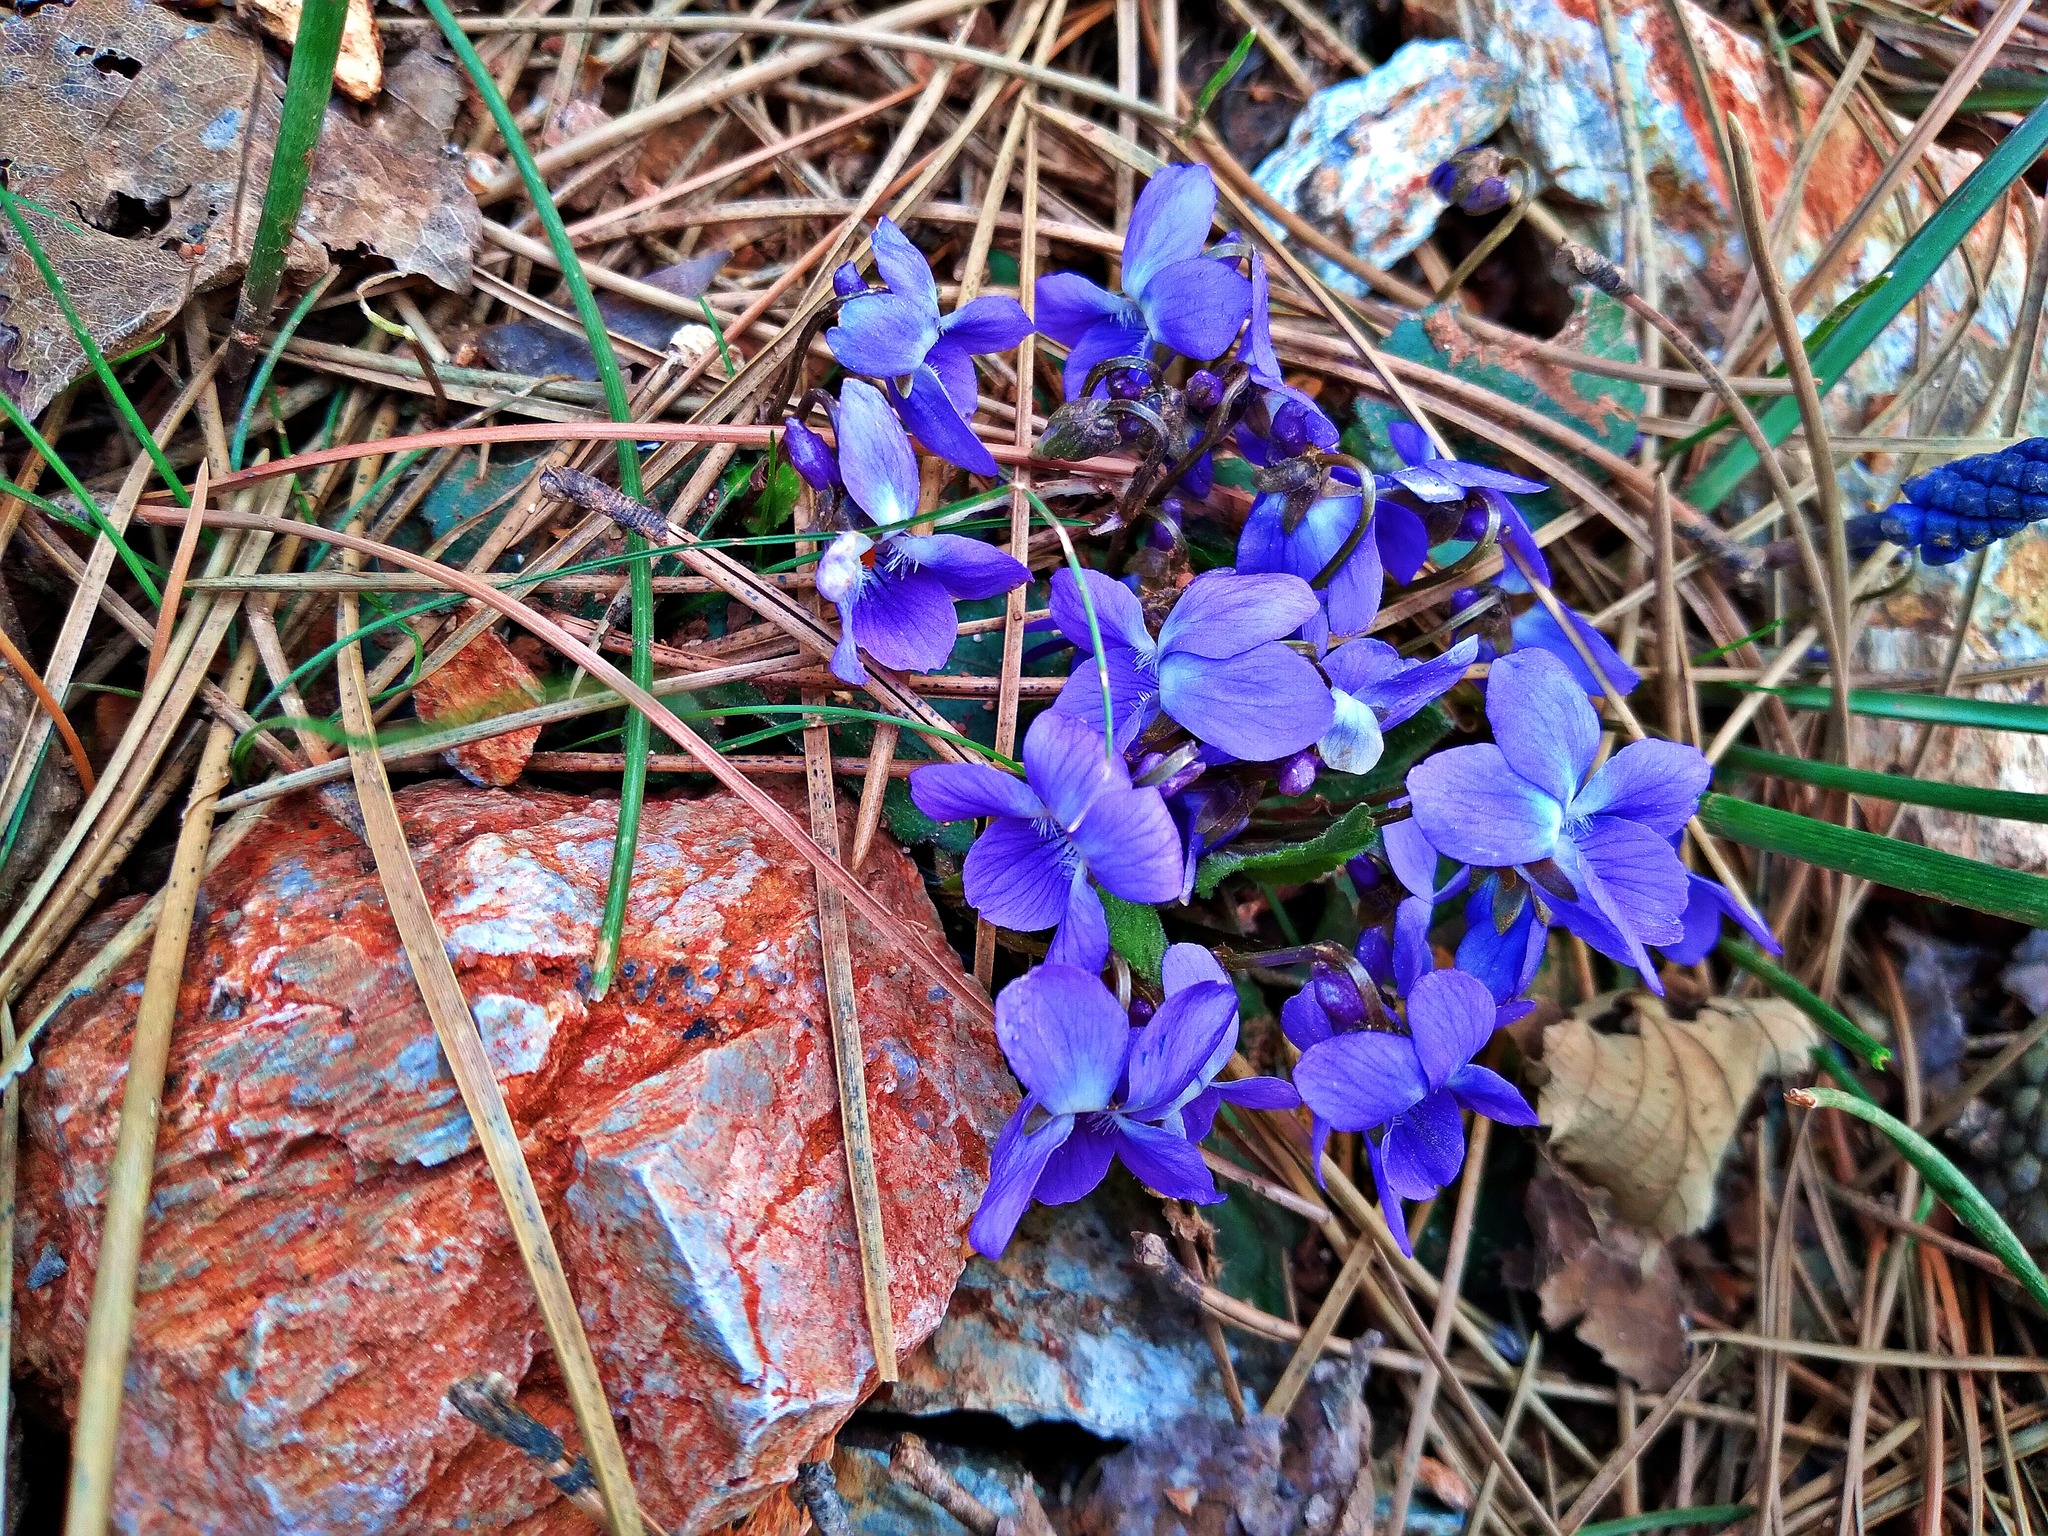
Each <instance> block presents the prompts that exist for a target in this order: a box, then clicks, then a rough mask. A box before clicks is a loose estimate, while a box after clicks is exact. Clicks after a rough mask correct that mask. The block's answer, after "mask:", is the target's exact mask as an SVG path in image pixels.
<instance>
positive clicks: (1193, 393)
mask: <svg viewBox="0 0 2048 1536" xmlns="http://www.w3.org/2000/svg"><path fill="white" fill-rule="evenodd" d="M1187 397H1188V409H1189V410H1191V411H1193V412H1194V413H1195V414H1196V415H1198V416H1206V415H1208V414H1209V413H1210V412H1211V411H1213V410H1215V409H1216V407H1217V406H1219V405H1221V404H1222V403H1223V381H1222V380H1221V379H1219V378H1217V377H1216V375H1215V374H1213V373H1211V372H1210V371H1209V370H1208V369H1206V368H1197V369H1196V370H1195V371H1194V372H1193V373H1191V374H1189V375H1188V388H1187Z"/></svg>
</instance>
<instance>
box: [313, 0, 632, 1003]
mask: <svg viewBox="0 0 2048 1536" xmlns="http://www.w3.org/2000/svg"><path fill="white" fill-rule="evenodd" d="M426 7H427V11H428V13H429V14H431V15H432V16H433V18H434V22H435V24H436V25H437V26H439V27H440V29H441V33H442V35H443V36H444V37H446V38H447V39H448V46H449V47H450V48H452V49H453V50H454V51H455V57H456V59H457V61H458V62H459V63H460V64H461V65H462V67H463V69H464V71H465V72H466V73H467V74H468V75H469V79H470V84H471V85H472V86H473V87H474V88H475V90H476V93H477V95H478V97H479V98H481V100H482V101H483V104H484V106H485V107H486V108H488V109H489V111H490V114H491V120H492V121H493V122H494V123H496V124H497V127H498V135H499V137H500V138H502V139H503V140H504V141H505V151H506V153H507V154H509V155H510V156H511V157H512V163H513V164H514V165H515V166H517V167H518V169H519V179H520V181H521V182H522V184H524V186H525V188H526V196H527V199H528V201H529V202H531V203H532V205H533V211H534V215H535V217H537V218H538V219H539V220H540V225H541V229H542V230H543V231H544V232H545V234H546V235H547V241H548V246H549V248H550V249H551V250H552V251H553V252H554V256H555V265H556V266H558V267H560V268H561V269H562V281H563V283H564V284H565V285H566V286H567V288H568V290H569V296H570V298H571V299H573V300H574V301H575V305H576V318H577V319H579V320H581V321H582V322H583V335H584V339H585V340H586V341H587V342H589V344H590V351H591V355H592V357H593V358H594V359H595V360H596V363H597V377H598V382H599V383H600V384H602V385H603V386H604V401H605V408H606V410H607V411H608V412H609V413H610V415H611V418H612V420H613V421H631V420H632V419H633V411H632V406H631V404H630V402H628V400H627V398H626V381H625V379H624V377H623V376H622V375H621V374H620V372H619V360H618V358H617V356H615V355H614V354H613V352H612V339H611V337H610V335H609V334H607V332H606V331H605V325H604V316H603V315H601V314H600V313H598V308H597V296H596V295H595V294H593V293H592V292H591V291H590V280H589V279H588V278H587V277H585V276H584V275H583V263H582V261H581V260H580V259H579V258H578V256H577V254H576V247H575V246H574V245H573V244H572V243H571V242H570V240H569V232H568V230H567V229H565V228H564V227H563V225H562V216H561V214H560V213H559V212H558V211H557V210H556V208H555V201H554V197H553V195H552V194H551V193H550V192H549V191H548V184H547V178H546V177H544V176H542V175H541V173H540V167H539V166H537V165H536V164H534V160H533V152H532V150H530V149H528V148H527V144H526V136H525V135H524V134H522V133H521V132H520V131H519V124H518V122H517V120H516V119H515V118H514V117H513V115H512V108H511V107H510V106H509V105H508V104H507V103H506V101H505V98H504V95H503V94H502V93H501V92H500V91H499V90H498V85H497V82H496V81H495V80H493V79H492V78H491V72H490V70H488V69H487V68H485V67H484V62H483V60H482V59H481V58H479V57H478V56H477V51H476V49H475V48H474V47H473V46H471V44H470V41H469V38H468V37H467V36H466V35H464V33H463V30H462V27H461V25H460V24H459V23H458V22H457V21H456V20H455V17H454V14H453V13H452V12H450V11H449V9H448V6H447V0H426ZM294 62H296V61H294ZM618 456H619V489H620V490H621V491H623V492H625V494H626V495H628V496H630V497H631V498H632V499H633V500H635V501H641V500H644V499H645V492H644V491H643V490H642V488H641V484H640V456H639V454H638V453H637V452H635V450H634V448H633V445H632V443H631V442H629V441H627V440H626V439H624V438H621V439H619V442H618ZM645 547H646V540H644V539H642V538H641V537H640V535H638V534H637V533H635V534H628V535H627V536H626V548H627V549H628V550H629V551H635V552H637V551H638V550H639V549H643V548H645ZM629 587H630V591H631V593H632V600H633V660H632V666H631V667H630V668H629V671H630V673H631V675H632V678H633V681H634V682H636V683H638V684H640V686H641V687H643V688H644V687H647V686H648V685H649V684H651V683H652V682H653V680H654V653H653V650H652V646H653V643H654V573H653V571H652V570H650V569H649V567H648V562H646V561H644V560H636V561H634V562H633V566H632V572H631V575H630V577H629ZM652 746H653V736H652V731H651V728H650V726H649V725H648V723H647V721H646V719H645V718H644V717H643V716H641V714H640V712H639V711H638V710H635V711H634V712H633V713H632V715H631V716H630V717H629V719H628V720H627V723H626V742H625V751H626V767H625V772H624V774H623V775H621V777H620V780H619V832H618V836H617V838H616V839H615V840H614V841H613V843H612V868H611V875H610V877H609V883H608V884H607V885H606V887H605V900H604V919H603V921H602V922H601V923H600V924H599V926H598V932H597V951H596V953H595V954H594V955H593V956H592V958H591V966H590V971H591V975H590V995H591V996H592V997H593V998H597V997H603V996H604V994H605V991H606V989H607V988H609V987H610V985H611V980H612V972H613V970H614V969H615V967H616V966H617V964H618V955H619V937H620V935H621V934H622V933H623V932H624V930H625V925H626V894H627V888H628V885H629V883H630V881H631V880H632V877H633V850H634V848H635V846H636V845H637V844H638V842H639V840H640V812H641V808H642V806H643V805H644V804H645V802H646V799H647V755H648V752H649V751H650V750H651V749H652Z"/></svg>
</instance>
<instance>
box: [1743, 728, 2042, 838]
mask: <svg viewBox="0 0 2048 1536" xmlns="http://www.w3.org/2000/svg"><path fill="white" fill-rule="evenodd" d="M2023 707H2031V706H2023ZM1721 762H1722V763H1723V764H1724V765H1725V766H1727V767H1730V768H1738V769H1741V770H1743V771H1745V772H1748V773H1760V774H1764V775H1767V776H1768V777H1770V778H1774V779H1793V780H1796V781H1798V782H1799V783H1801V784H1818V785H1819V786H1820V787H1821V788H1823V789H1841V790H1847V791H1848V792H1849V793H1850V794H1852V795H1869V796H1872V797H1873V798H1875V799H1879V800H1890V801H1894V802H1896V803H1898V804H1900V805H1930V806H1933V807H1935V808H1936V809H1937V810H1943V811H1961V812H1962V813H1963V814H1965V815H1968V816H1994V817H1997V818H1998V819H2000V820H2002V821H2033V822H2048V795H2030V794H2027V793H2026V792H2024V791H2022V790H2016V789H1979V788H1977V787H1976V786H1975V785H1972V784H1943V783H1940V782H1938V781H1936V780H1932V779H1910V778H1907V777H1906V776H1905V775H1904V774H1899V773H1874V772H1871V771H1870V770H1868V769H1864V768H1844V767H1842V766H1841V765H1840V764H1838V763H1811V762H1808V761H1807V760H1806V759H1805V758H1803V757H1785V756H1781V755H1780V754H1778V753H1776V752H1760V751H1758V750H1757V749H1756V748H1754V747H1730V748H1729V749H1728V750H1727V751H1726V752H1723V753H1722V754H1721Z"/></svg>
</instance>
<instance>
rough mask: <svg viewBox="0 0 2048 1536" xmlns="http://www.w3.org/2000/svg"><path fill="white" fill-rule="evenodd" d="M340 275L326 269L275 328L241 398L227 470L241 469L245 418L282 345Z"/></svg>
mask: <svg viewBox="0 0 2048 1536" xmlns="http://www.w3.org/2000/svg"><path fill="white" fill-rule="evenodd" d="M340 275H341V269H340V268H339V267H329V268H328V269H327V273H326V275H325V276H324V277H322V278H321V279H320V281H319V282H317V283H315V284H314V285H313V286H312V287H310V288H308V289H307V290H306V291H305V293H304V294H302V295H301V296H300V298H299V302H298V303H297V304H294V305H293V306H292V312H291V313H290V314H289V315H287V316H286V317H285V322H284V324H283V325H281V326H279V327H278V328H277V335H276V336H274V337H272V338H271V342H270V349H269V350H268V351H267V352H265V353H264V354H263V362H262V364H261V365H260V366H259V367H258V368H257V369H256V377H255V378H254V379H253V380H252V381H250V384H249V388H248V391H247V392H246V393H245V394H244V395H243V396H242V410H241V414H240V415H238V416H237V417H236V418H235V435H234V437H233V439H232V440H230V442H229V443H228V467H229V468H231V469H240V468H241V467H242V454H243V453H244V452H245V451H246V449H247V447H248V442H249V418H250V416H251V415H253V414H254V413H255V410H256V402H257V401H258V400H261V399H262V398H263V392H264V391H265V390H267V389H269V388H270V376H271V375H272V374H273V373H275V372H276V371H277V360H278V359H279V358H281V357H283V356H284V349H285V344H286V343H287V342H289V341H290V340H291V339H292V337H293V336H294V335H296V334H297V333H298V329H299V327H300V326H301V325H303V324H305V321H306V316H308V315H310V314H311V313H312V312H313V306H314V305H315V304H317V303H319V302H320V295H321V294H323V293H325V292H326V291H327V290H328V289H329V288H331V287H332V286H334V280H335V279H336V278H337V277H339V276H340ZM334 398H335V400H336V402H339V401H340V399H341V392H340V391H338V390H337V391H336V392H335V396H334Z"/></svg>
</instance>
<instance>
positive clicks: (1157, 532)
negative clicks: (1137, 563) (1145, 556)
mask: <svg viewBox="0 0 2048 1536" xmlns="http://www.w3.org/2000/svg"><path fill="white" fill-rule="evenodd" d="M1178 538H1179V535H1178V534H1177V533H1176V532H1175V530H1174V526H1173V524H1172V523H1171V522H1169V521H1167V519H1165V518H1163V517H1155V518H1153V519H1152V521H1151V522H1150V523H1148V524H1147V525H1146V527H1145V547H1146V548H1147V549H1156V550H1158V551H1159V552H1160V553H1161V554H1165V553H1167V552H1169V551H1171V550H1172V548H1173V546H1174V544H1175V543H1176V542H1177V540H1178Z"/></svg>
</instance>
